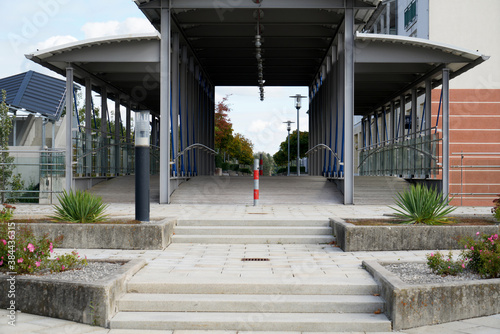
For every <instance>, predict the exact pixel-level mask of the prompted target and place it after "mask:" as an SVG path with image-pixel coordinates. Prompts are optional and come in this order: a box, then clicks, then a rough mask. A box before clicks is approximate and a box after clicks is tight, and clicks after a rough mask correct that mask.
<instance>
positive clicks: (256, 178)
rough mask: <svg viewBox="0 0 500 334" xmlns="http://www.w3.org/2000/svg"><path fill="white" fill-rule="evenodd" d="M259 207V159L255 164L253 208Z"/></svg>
mask: <svg viewBox="0 0 500 334" xmlns="http://www.w3.org/2000/svg"><path fill="white" fill-rule="evenodd" d="M257 205H259V159H255V160H254V163H253V206H257Z"/></svg>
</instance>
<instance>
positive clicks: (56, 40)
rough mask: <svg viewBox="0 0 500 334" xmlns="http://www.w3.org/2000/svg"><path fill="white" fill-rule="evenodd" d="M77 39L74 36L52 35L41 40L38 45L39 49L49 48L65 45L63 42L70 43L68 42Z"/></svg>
mask: <svg viewBox="0 0 500 334" xmlns="http://www.w3.org/2000/svg"><path fill="white" fill-rule="evenodd" d="M76 41H77V39H76V38H75V37H73V36H70V35H66V36H52V37H49V38H48V39H46V40H45V41H43V42H39V43H37V45H36V49H37V50H44V49H49V48H52V47H54V46H58V45H63V44H68V43H73V42H76Z"/></svg>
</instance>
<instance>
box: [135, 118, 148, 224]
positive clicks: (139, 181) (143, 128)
mask: <svg viewBox="0 0 500 334" xmlns="http://www.w3.org/2000/svg"><path fill="white" fill-rule="evenodd" d="M149 129H150V124H149V111H147V110H146V111H139V112H136V114H135V129H134V130H135V219H136V220H138V221H144V222H148V221H149V211H150V209H149V204H150V203H149Z"/></svg>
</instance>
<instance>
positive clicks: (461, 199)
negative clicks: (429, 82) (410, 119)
mask: <svg viewBox="0 0 500 334" xmlns="http://www.w3.org/2000/svg"><path fill="white" fill-rule="evenodd" d="M440 95H441V91H440V90H434V91H433V92H432V120H433V121H432V124H433V125H435V124H436V119H437V114H438V107H439V98H440ZM441 116H442V110H441V115H440V120H439V125H438V127H439V129H441V128H442V127H441V126H442V124H441ZM461 152H464V153H488V152H490V153H500V89H476V90H474V89H452V90H450V165H451V166H459V165H461V155H460V153H461ZM456 153H459V154H456ZM463 165H467V166H471V165H473V166H479V165H481V166H494V165H496V166H500V155H464V159H463ZM449 190H450V193H461V192H463V193H497V194H500V168H493V167H490V168H482V167H481V168H479V167H477V168H463V172H461V170H460V168H451V169H450V189H449ZM493 198H495V196H492V195H489V196H478V195H476V196H471V195H463V196H460V195H455V199H454V200H453V201H452V204H453V205H473V206H492V205H493V204H492V200H493Z"/></svg>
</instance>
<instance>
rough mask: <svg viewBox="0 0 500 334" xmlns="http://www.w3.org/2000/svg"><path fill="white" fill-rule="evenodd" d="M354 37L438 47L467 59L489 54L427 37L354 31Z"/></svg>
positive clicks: (486, 57) (483, 56)
mask: <svg viewBox="0 0 500 334" xmlns="http://www.w3.org/2000/svg"><path fill="white" fill-rule="evenodd" d="M356 39H362V40H374V41H375V40H377V41H382V42H399V43H403V42H406V43H410V44H413V45H419V46H422V47H426V48H439V49H441V50H443V51H445V52H453V53H460V54H461V55H462V56H463V57H466V58H469V59H477V58H483V59H484V60H487V59H489V58H490V57H489V56H486V55H483V54H482V53H480V52H478V51H473V50H469V49H465V48H461V47H457V46H454V45H451V44H446V43H440V42H435V41H430V40H428V39H423V38H416V37H407V36H400V35H385V34H372V33H360V32H357V33H356Z"/></svg>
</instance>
